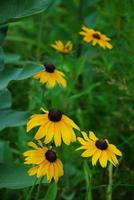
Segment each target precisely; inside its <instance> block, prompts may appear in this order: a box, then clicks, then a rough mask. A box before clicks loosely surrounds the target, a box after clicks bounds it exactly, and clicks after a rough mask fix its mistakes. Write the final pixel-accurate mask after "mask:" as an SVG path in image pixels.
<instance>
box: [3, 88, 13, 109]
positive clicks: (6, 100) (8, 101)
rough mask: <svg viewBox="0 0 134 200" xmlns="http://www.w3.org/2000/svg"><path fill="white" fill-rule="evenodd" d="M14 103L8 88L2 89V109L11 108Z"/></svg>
mask: <svg viewBox="0 0 134 200" xmlns="http://www.w3.org/2000/svg"><path fill="white" fill-rule="evenodd" d="M11 105H12V97H11V94H10V92H9V90H8V89H3V90H1V91H0V109H6V108H10V107H11Z"/></svg>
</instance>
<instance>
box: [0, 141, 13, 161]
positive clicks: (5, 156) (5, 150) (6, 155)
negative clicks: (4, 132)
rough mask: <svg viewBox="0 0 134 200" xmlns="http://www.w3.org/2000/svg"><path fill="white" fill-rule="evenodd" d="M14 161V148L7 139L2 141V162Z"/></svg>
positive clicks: (0, 146) (0, 147)
mask: <svg viewBox="0 0 134 200" xmlns="http://www.w3.org/2000/svg"><path fill="white" fill-rule="evenodd" d="M11 162H12V150H11V148H10V146H9V144H8V142H6V141H0V163H8V164H9V163H11Z"/></svg>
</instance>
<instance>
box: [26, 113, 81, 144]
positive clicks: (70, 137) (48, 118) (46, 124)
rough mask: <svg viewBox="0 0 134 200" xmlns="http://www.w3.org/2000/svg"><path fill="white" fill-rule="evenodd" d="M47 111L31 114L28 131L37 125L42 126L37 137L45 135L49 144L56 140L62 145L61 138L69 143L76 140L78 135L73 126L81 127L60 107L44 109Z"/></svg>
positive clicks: (56, 142)
mask: <svg viewBox="0 0 134 200" xmlns="http://www.w3.org/2000/svg"><path fill="white" fill-rule="evenodd" d="M42 110H43V111H44V112H45V113H43V114H35V115H32V116H31V119H30V120H29V122H28V124H27V132H29V131H30V130H31V129H33V128H34V127H36V126H40V128H39V129H38V131H37V133H36V135H35V139H37V140H38V139H41V138H43V137H45V141H44V142H45V143H46V144H48V143H49V142H51V141H52V140H54V142H55V145H56V146H60V145H61V139H63V142H64V143H65V144H67V145H69V144H70V143H71V142H74V141H76V135H75V133H74V130H73V128H75V129H77V130H79V127H78V126H77V125H76V124H75V123H74V122H73V121H72V120H71V119H70V118H69V117H67V116H66V115H64V114H63V113H62V112H61V111H60V110H58V109H52V110H50V111H49V112H48V111H45V110H44V109H42Z"/></svg>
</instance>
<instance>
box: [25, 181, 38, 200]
mask: <svg viewBox="0 0 134 200" xmlns="http://www.w3.org/2000/svg"><path fill="white" fill-rule="evenodd" d="M36 182H37V179H36V180H35V182H34V184H33V185H32V187H31V189H30V191H29V193H28V194H27V196H26V200H29V199H31V194H32V192H33V190H34V188H35V185H36Z"/></svg>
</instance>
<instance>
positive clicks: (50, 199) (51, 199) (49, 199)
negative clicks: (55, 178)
mask: <svg viewBox="0 0 134 200" xmlns="http://www.w3.org/2000/svg"><path fill="white" fill-rule="evenodd" d="M57 190H58V188H57V184H56V183H52V184H50V186H49V188H48V191H47V193H46V195H45V198H44V200H55V199H56V196H57Z"/></svg>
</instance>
